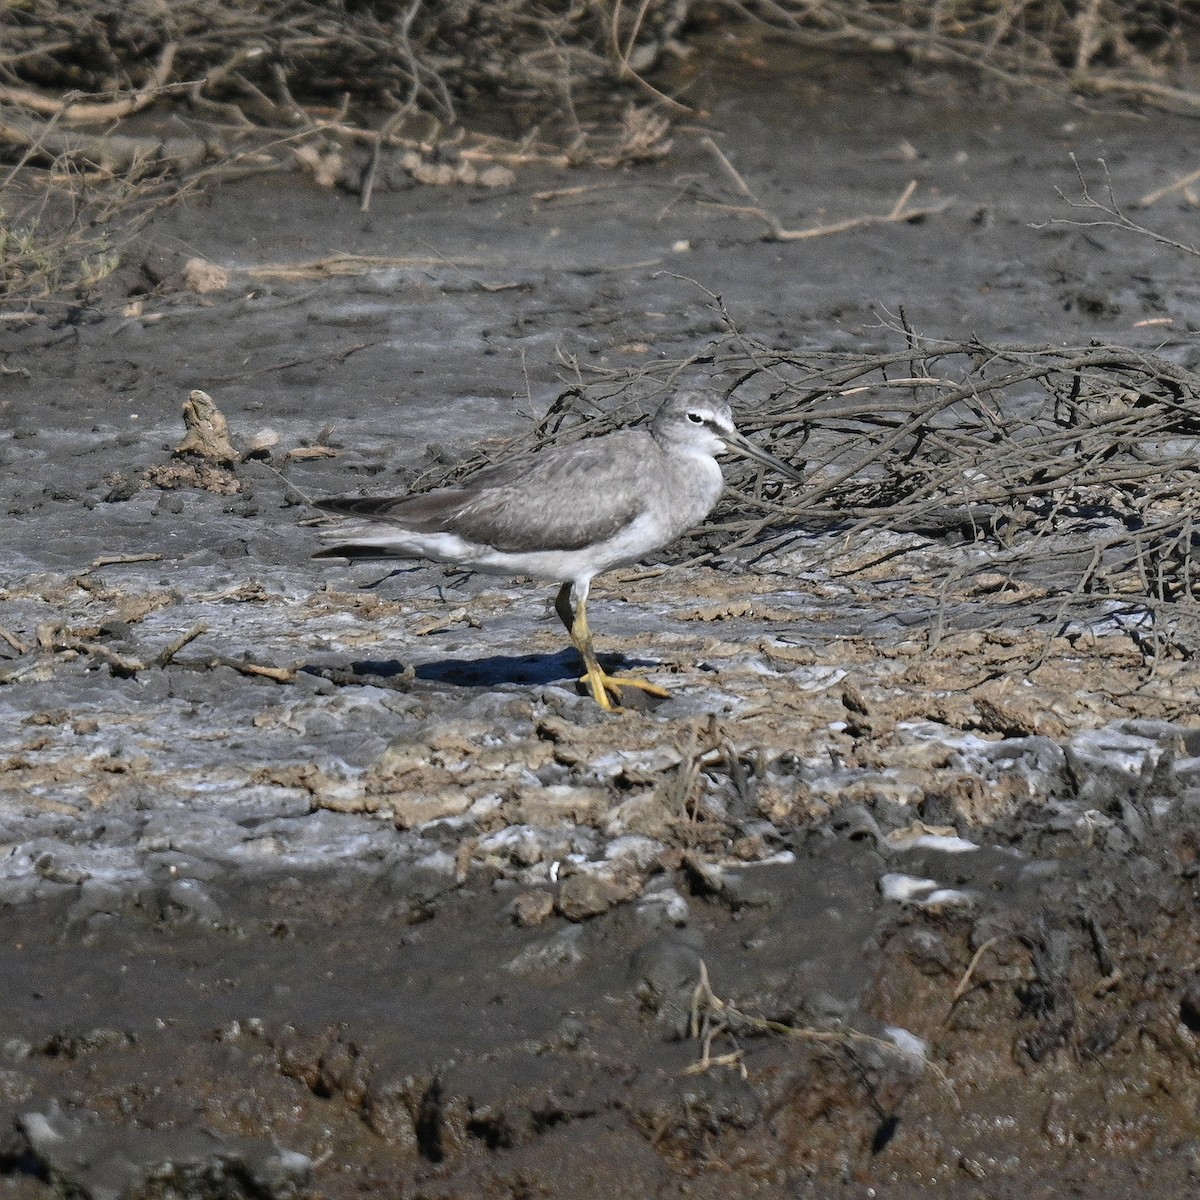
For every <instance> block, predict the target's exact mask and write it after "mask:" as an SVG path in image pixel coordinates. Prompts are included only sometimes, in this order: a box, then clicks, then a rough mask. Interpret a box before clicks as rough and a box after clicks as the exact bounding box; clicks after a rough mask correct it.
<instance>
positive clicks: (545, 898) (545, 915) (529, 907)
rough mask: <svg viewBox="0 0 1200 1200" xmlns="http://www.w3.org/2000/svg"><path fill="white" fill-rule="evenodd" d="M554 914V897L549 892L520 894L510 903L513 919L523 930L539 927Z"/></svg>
mask: <svg viewBox="0 0 1200 1200" xmlns="http://www.w3.org/2000/svg"><path fill="white" fill-rule="evenodd" d="M553 912H554V897H553V896H552V895H551V894H550V893H549V892H522V893H521V894H520V895H519V896H517V898H516V899H515V900H514V901H513V902H512V914H513V919H514V920H515V921H516V923H517V924H518V925H520V926H521V927H522V928H523V929H528V928H530V927H531V926H533V925H540V924H541V923H542V922H543V921H545V920H548V919H549V917H550V915H551V914H552V913H553Z"/></svg>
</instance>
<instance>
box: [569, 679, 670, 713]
mask: <svg viewBox="0 0 1200 1200" xmlns="http://www.w3.org/2000/svg"><path fill="white" fill-rule="evenodd" d="M579 682H580V683H585V684H587V686H588V688H589V690H590V691H591V693H592V695H593V696H594V697H595V700H596V703H597V704H598V705H600V707H601V708H603V709H606V710H607V711H608V712H612V711H613V709H614V708H617V707H619V703H620V699H621V689H622V688H627V687H631V688H637V690H638V691H639V692H646V693H647V694H648V695H651V696H658V697H659V698H660V699H663V700H669V699H670V698H671V693H670V692H668V691H667V689H666V688H663V687H659V686H658V684H657V683H651V682H650V681H649V680H648V679H635V678H634V677H633V676H632V675H606V674H605V673H604V672H603V671H596V672H591V671H589V672H588V673H587V674H586V675H580V677H579ZM610 695H611V696H612V700H610V699H609V696H610ZM613 700H616V701H617V702H618V703H617V704H614V703H613V702H612V701H613Z"/></svg>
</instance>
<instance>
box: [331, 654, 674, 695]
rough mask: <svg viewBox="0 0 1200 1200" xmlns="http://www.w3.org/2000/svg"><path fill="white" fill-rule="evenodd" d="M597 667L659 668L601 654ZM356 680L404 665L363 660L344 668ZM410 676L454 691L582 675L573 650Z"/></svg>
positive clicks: (390, 674) (444, 663) (399, 671)
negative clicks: (439, 684) (461, 688)
mask: <svg viewBox="0 0 1200 1200" xmlns="http://www.w3.org/2000/svg"><path fill="white" fill-rule="evenodd" d="M599 658H600V665H601V666H602V667H603V668H604V670H605V671H608V672H610V673H611V672H616V671H617V670H618V669H622V668H628V667H649V668H653V667H656V666H658V665H659V664H658V663H656V662H650V661H649V660H646V659H638V658H626V657H624V656H623V655H620V654H601V655H600V656H599ZM347 665H348V667H349V669H350V671H351V672H353V674H354V676H355V678H356V680H361V681H362V682H364V683H365V682H369V680H370V679H371V678H372V677H374V678H377V679H381V680H386V679H394V678H396V677H397V676H400V675H403V674H404V672H405V670H406V669H407V668H406V665H405V664H404V663H402V662H399V661H398V660H396V659H365V660H359V661H358V662H352V663H349V664H347ZM413 674H414V675H415V676H416V677H417V678H418V679H421V680H424V681H425V682H427V683H443V684H450V685H451V686H453V687H467V688H490V687H498V686H499V685H501V684H505V683H515V684H526V685H530V684H532V685H540V684H547V683H564V682H571V681H574V680H576V679H578V678H579V677H580V676H581V675H582V674H583V661H582V660H581V659H580V657H579V655H578V654H576V653H575V651H574V650H562V651H560V652H559V653H557V654H489V655H487V656H486V657H484V658H439V659H434V660H433V661H432V662H424V663H420V664H419V665H417V666H416V667H414V668H413Z"/></svg>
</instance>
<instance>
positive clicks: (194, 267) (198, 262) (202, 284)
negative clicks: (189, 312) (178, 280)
mask: <svg viewBox="0 0 1200 1200" xmlns="http://www.w3.org/2000/svg"><path fill="white" fill-rule="evenodd" d="M183 282H184V283H185V284H186V285H187V288H188V290H189V291H193V292H196V293H198V294H199V295H201V296H206V295H208V294H210V293H211V292H223V291H224V290H225V289H226V288H227V287H228V286H229V272H228V271H226V270H225V268H224V267H219V266H217V264H216V263H211V262H208V261H207V260H206V259H203V258H189V259H188V260H187V262H186V263H184V264H183Z"/></svg>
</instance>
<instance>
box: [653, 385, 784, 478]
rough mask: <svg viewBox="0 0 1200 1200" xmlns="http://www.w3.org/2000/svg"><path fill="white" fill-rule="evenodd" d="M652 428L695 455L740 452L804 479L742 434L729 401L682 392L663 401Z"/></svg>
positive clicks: (660, 438) (665, 438)
mask: <svg viewBox="0 0 1200 1200" xmlns="http://www.w3.org/2000/svg"><path fill="white" fill-rule="evenodd" d="M650 429H651V432H652V433H653V434H654V436H655V438H657V439H658V440H659V441H660V442H663V443H669V444H671V445H674V446H678V447H680V448H681V449H682V448H686V449H687V450H689V451H691V452H692V453H693V454H708V455H714V456H715V455H717V454H725V453H729V454H740V455H743V456H745V457H746V458H752V459H754V460H755V461H756V462H760V463H762V464H763V465H764V466H768V467H770V468H772V470H775V471H778V472H779V473H780V474H781V475H783V476H785V477H786V478H788V479H795V480H797V481H802V480H803V476H802V475H801V474H800V473H799V472H798V471H796V470H794V469H793V468H792V467H789V466H788V465H787V463H785V462H782V461H780V460H779V459H778V458H776V457H775V456H774V455H773V454H769V453H768V452H767V451H766V450H763V449H762V448H761V447H760V446H756V445H755V444H754V443H753V442H752V441H750V440H749V439H747V438H745V437H743V436H742V435H741V434H740V433H738V431H737V426H736V425H734V423H733V413H732V411H731V410H730V407H729V404H728V402H727V401H725V400H712V399H709V398H707V397H704V396H700V395H698V394H697V393H695V392H681V393H680V394H679V395H677V396H671V397H670V398H669V399H667V400H664V401H663V403H662V404H661V405H660V406H659V409H658V412H656V413H655V414H654V419H653V420H652V421H651V423H650Z"/></svg>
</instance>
